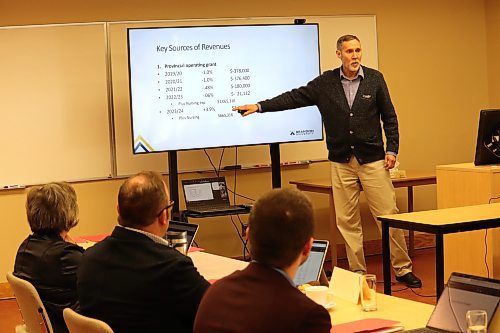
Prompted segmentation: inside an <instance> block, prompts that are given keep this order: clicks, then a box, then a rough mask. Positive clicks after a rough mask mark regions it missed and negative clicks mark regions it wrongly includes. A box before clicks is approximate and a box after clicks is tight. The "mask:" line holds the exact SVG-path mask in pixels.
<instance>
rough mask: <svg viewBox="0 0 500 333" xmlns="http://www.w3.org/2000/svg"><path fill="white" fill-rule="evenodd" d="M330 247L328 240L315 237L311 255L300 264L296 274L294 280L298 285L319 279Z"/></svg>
mask: <svg viewBox="0 0 500 333" xmlns="http://www.w3.org/2000/svg"><path fill="white" fill-rule="evenodd" d="M327 249H328V241H327V240H320V239H315V240H314V241H313V245H312V248H311V253H310V254H309V257H308V258H307V260H306V261H304V263H303V264H302V265H300V267H299V269H298V270H297V274H295V278H294V279H293V282H295V284H296V285H301V284H304V283H308V282H311V281H318V280H319V277H320V275H321V270H322V269H323V263H324V262H325V258H326V250H327Z"/></svg>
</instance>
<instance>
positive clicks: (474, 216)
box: [378, 203, 500, 298]
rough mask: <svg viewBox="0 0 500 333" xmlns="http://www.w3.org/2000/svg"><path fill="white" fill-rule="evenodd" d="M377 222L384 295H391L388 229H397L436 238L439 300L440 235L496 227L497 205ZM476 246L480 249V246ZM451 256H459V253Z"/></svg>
mask: <svg viewBox="0 0 500 333" xmlns="http://www.w3.org/2000/svg"><path fill="white" fill-rule="evenodd" d="M378 219H379V220H380V221H381V222H382V256H383V267H384V293H385V294H388V295H390V294H391V263H390V250H389V228H400V229H407V230H414V231H422V232H427V233H431V234H434V235H435V236H436V292H437V297H438V298H439V296H440V295H441V293H442V292H443V289H444V243H443V235H445V234H451V233H457V232H464V231H472V230H481V229H488V228H498V227H500V203H494V204H489V205H488V204H486V205H477V206H466V207H457V208H447V209H436V210H428V211H423V212H413V213H404V214H393V215H384V216H379V218H378ZM477 246H484V243H482V244H477ZM454 255H456V256H460V253H456V254H454Z"/></svg>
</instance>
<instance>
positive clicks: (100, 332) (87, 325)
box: [63, 308, 113, 333]
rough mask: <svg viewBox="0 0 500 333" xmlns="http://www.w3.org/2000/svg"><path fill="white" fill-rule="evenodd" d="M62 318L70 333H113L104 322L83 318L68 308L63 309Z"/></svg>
mask: <svg viewBox="0 0 500 333" xmlns="http://www.w3.org/2000/svg"><path fill="white" fill-rule="evenodd" d="M63 316H64V321H65V322H66V326H68V329H69V332H70V333H113V330H112V329H111V327H109V325H108V324H106V323H105V322H103V321H101V320H98V319H94V318H90V317H86V316H83V315H81V314H79V313H77V312H75V311H74V310H72V309H70V308H66V309H64V311H63Z"/></svg>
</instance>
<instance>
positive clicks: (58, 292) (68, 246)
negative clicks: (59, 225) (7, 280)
mask: <svg viewBox="0 0 500 333" xmlns="http://www.w3.org/2000/svg"><path fill="white" fill-rule="evenodd" d="M83 251H84V250H83V249H82V248H81V247H80V246H78V245H75V244H73V243H68V242H66V241H64V240H63V239H62V238H61V236H59V235H40V234H36V233H35V234H32V235H30V236H28V238H26V239H25V240H24V242H22V244H21V246H19V250H18V251H17V255H16V262H15V264H14V275H15V276H17V277H19V278H21V279H24V280H27V281H29V282H31V284H33V286H35V288H36V290H37V291H38V294H39V295H40V299H41V300H42V302H43V305H44V306H45V309H46V310H47V314H48V315H49V319H50V322H51V324H52V327H53V329H54V332H55V333H60V332H68V329H67V327H66V324H65V323H64V318H63V316H62V311H63V309H64V308H72V309H73V310H78V297H77V294H76V270H77V268H78V265H79V264H80V261H81V259H82V254H83Z"/></svg>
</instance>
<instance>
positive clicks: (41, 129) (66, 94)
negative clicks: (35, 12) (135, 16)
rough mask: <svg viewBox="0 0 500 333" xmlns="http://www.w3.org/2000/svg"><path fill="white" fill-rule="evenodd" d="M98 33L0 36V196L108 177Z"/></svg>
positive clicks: (65, 29)
mask: <svg viewBox="0 0 500 333" xmlns="http://www.w3.org/2000/svg"><path fill="white" fill-rule="evenodd" d="M105 29H106V24H105V23H92V24H74V25H48V26H26V27H7V28H0V73H2V74H1V75H0V91H1V96H2V97H1V98H0V117H1V118H0V119H1V120H2V125H3V126H2V130H1V133H2V138H3V140H2V141H3V149H2V153H1V157H0V159H1V163H0V188H2V187H3V186H6V185H12V184H18V185H30V184H38V183H45V182H48V181H53V180H67V181H72V180H80V179H94V178H105V177H110V176H111V154H110V135H109V133H110V131H109V129H110V127H109V121H108V115H109V112H108V110H109V104H108V89H107V71H106V34H105Z"/></svg>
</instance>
